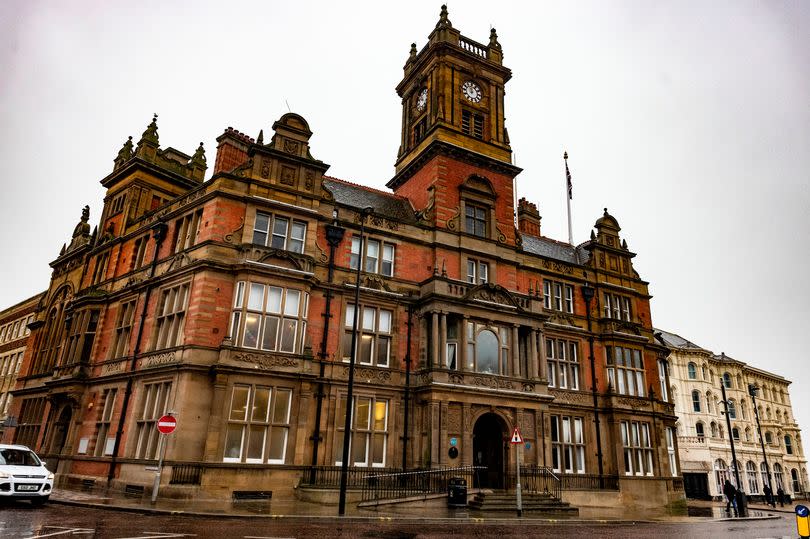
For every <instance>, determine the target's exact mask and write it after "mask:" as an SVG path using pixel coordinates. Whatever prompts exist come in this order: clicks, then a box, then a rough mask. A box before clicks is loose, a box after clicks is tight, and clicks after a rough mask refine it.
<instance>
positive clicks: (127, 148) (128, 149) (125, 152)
mask: <svg viewBox="0 0 810 539" xmlns="http://www.w3.org/2000/svg"><path fill="white" fill-rule="evenodd" d="M132 149H133V146H132V137H129V138H128V139H127V141H126V142H124V145H123V146H122V147H121V149H120V150H118V156H116V158H115V168H118V167H120V166H121V165H123V164H124V163H126V162H127V161H129V160H130V158H131V157H132Z"/></svg>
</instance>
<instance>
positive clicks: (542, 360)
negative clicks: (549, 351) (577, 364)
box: [537, 329, 582, 382]
mask: <svg viewBox="0 0 810 539" xmlns="http://www.w3.org/2000/svg"><path fill="white" fill-rule="evenodd" d="M537 338H538V339H540V348H539V350H538V351H537V352H538V354H537V355H538V356H539V357H538V360H539V366H540V373H539V374H540V376H539V378H540V379H541V380H543V381H544V382H548V365H547V364H546V336H545V333H543V330H542V329H538V330H537ZM580 373H582V369H581V368H580Z"/></svg>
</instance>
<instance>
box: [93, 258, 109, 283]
mask: <svg viewBox="0 0 810 539" xmlns="http://www.w3.org/2000/svg"><path fill="white" fill-rule="evenodd" d="M109 259H110V251H105V252H103V253H101V254H100V255H98V256H97V257H96V267H95V268H94V269H93V280H92V281H91V283H90V284H98V283H100V282H101V281H103V280H104V279H105V278H106V277H107V262H108V261H109Z"/></svg>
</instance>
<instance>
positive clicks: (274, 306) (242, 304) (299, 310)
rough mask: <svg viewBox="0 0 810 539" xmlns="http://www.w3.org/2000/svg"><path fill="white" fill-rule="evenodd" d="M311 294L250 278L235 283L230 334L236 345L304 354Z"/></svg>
mask: <svg viewBox="0 0 810 539" xmlns="http://www.w3.org/2000/svg"><path fill="white" fill-rule="evenodd" d="M308 308H309V294H307V293H306V292H302V291H301V290H296V289H294V288H282V287H279V286H272V285H267V284H262V283H255V282H250V281H239V282H237V283H236V292H235V294H234V305H233V309H234V310H233V315H232V319H231V335H232V336H233V338H234V339H233V340H234V344H235V345H236V346H241V347H243V348H256V349H260V350H267V351H270V352H284V353H301V351H302V350H303V344H304V339H305V336H306V325H307V322H306V317H307V310H308Z"/></svg>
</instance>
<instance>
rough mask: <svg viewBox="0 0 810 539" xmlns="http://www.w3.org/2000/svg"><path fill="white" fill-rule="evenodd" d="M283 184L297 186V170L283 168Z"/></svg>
mask: <svg viewBox="0 0 810 539" xmlns="http://www.w3.org/2000/svg"><path fill="white" fill-rule="evenodd" d="M281 183H283V184H284V185H295V169H294V168H292V167H284V166H282V167H281Z"/></svg>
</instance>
